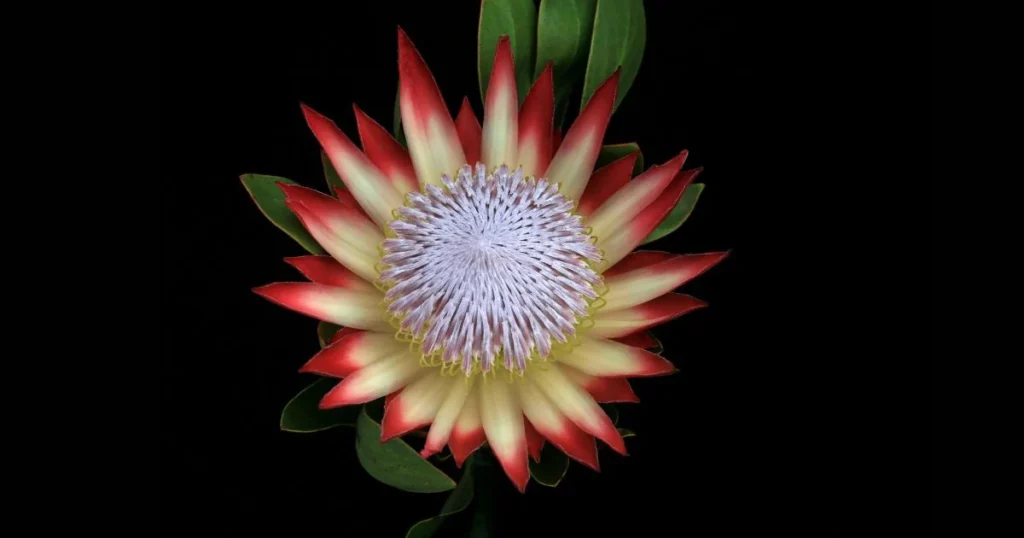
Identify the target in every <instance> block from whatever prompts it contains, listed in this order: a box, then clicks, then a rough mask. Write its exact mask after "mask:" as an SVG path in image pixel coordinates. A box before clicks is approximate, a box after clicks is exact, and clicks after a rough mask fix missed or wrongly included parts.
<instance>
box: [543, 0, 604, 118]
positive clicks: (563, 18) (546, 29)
mask: <svg viewBox="0 0 1024 538" xmlns="http://www.w3.org/2000/svg"><path fill="white" fill-rule="evenodd" d="M596 7H597V0H541V2H540V9H539V10H538V13H537V62H536V65H535V66H534V69H533V75H534V77H535V78H536V77H537V76H540V73H541V72H542V71H543V70H544V68H545V67H546V66H547V64H548V62H552V63H553V64H554V72H553V74H554V82H555V120H556V123H555V126H556V127H559V126H561V125H562V124H563V122H564V119H565V114H566V110H567V109H568V108H569V107H568V104H569V103H568V101H569V95H570V94H571V93H572V90H573V88H574V87H576V83H577V82H579V80H580V79H581V78H582V77H583V74H584V72H585V71H586V67H587V56H588V52H589V51H590V33H591V31H592V30H593V27H594V10H595V9H596Z"/></svg>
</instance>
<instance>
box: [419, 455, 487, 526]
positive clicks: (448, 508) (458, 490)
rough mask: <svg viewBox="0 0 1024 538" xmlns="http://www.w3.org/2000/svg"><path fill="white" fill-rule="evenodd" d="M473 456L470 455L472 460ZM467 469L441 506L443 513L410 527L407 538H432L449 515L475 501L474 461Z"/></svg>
mask: <svg viewBox="0 0 1024 538" xmlns="http://www.w3.org/2000/svg"><path fill="white" fill-rule="evenodd" d="M472 458H473V456H470V460H472ZM465 469H466V470H465V471H463V473H462V477H461V478H459V485H458V486H456V487H455V490H454V491H452V493H451V495H448V500H446V501H445V502H444V506H442V507H441V513H440V514H438V515H436V516H434V517H432V518H429V519H424V520H423V521H420V522H418V523H416V524H415V525H413V526H412V527H410V528H409V532H407V533H406V534H405V538H430V537H431V536H433V535H434V533H435V532H437V529H438V528H439V527H440V526H441V524H442V523H444V520H445V519H448V516H450V515H453V514H457V513H459V512H461V511H463V510H465V509H466V508H468V507H469V503H470V502H472V501H473V465H472V461H470V462H469V465H466V466H465Z"/></svg>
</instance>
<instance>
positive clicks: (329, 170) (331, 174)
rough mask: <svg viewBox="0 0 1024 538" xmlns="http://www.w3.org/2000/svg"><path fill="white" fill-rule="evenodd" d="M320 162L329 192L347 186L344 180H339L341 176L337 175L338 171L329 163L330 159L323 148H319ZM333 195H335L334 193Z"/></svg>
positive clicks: (343, 188) (332, 192) (334, 191)
mask: <svg viewBox="0 0 1024 538" xmlns="http://www.w3.org/2000/svg"><path fill="white" fill-rule="evenodd" d="M320 164H321V165H323V167H324V178H325V179H326V180H327V187H328V188H329V189H330V190H331V194H334V193H336V192H338V190H339V189H341V190H345V189H346V188H347V187H345V182H344V181H342V180H341V176H339V175H338V171H337V170H335V169H334V165H333V164H331V160H330V159H328V158H327V153H325V152H324V151H323V150H320ZM335 196H337V195H336V194H335Z"/></svg>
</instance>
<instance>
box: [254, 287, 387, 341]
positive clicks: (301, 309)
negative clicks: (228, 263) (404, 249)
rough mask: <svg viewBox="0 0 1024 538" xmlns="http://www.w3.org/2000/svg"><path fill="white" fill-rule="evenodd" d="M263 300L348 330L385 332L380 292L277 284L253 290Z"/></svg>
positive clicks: (385, 323) (385, 325)
mask: <svg viewBox="0 0 1024 538" xmlns="http://www.w3.org/2000/svg"><path fill="white" fill-rule="evenodd" d="M253 291H254V292H256V293H257V294H258V295H260V296H261V297H263V298H265V299H267V300H269V301H271V302H273V303H276V304H278V305H280V306H283V307H285V308H287V309H289V310H294V311H295V312H298V313H300V314H304V315H307V316H309V317H312V318H316V319H318V320H320V321H328V322H330V323H334V324H337V325H343V326H345V327H354V328H357V329H364V330H376V331H386V330H390V329H391V326H390V325H388V324H387V322H385V321H384V319H383V316H382V315H381V309H380V301H381V299H382V298H383V296H382V295H381V294H380V293H379V292H378V293H367V292H361V291H353V290H346V289H343V288H336V287H334V286H327V285H324V284H317V283H314V282H275V283H273V284H267V285H266V286H262V287H259V288H256V289H254V290H253Z"/></svg>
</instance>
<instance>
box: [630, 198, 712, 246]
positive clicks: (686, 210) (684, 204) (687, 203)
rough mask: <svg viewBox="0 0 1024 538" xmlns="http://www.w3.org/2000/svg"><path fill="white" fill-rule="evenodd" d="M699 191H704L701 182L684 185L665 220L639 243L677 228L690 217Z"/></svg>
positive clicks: (660, 236) (659, 236)
mask: <svg viewBox="0 0 1024 538" xmlns="http://www.w3.org/2000/svg"><path fill="white" fill-rule="evenodd" d="M701 192H704V184H703V183H694V184H692V185H690V186H689V187H686V190H685V191H683V196H682V197H681V198H680V199H679V202H678V203H677V204H676V206H675V207H674V208H672V211H671V212H670V213H669V214H668V216H667V217H665V220H663V221H661V223H660V224H658V227H657V228H655V229H654V231H653V232H651V235H648V236H647V239H644V242H643V243H641V244H644V245H646V244H647V243H650V242H651V241H655V240H658V239H661V238H662V237H665V236H666V235H668V234H670V233H672V232H674V231H676V230H678V229H679V227H680V226H682V225H683V223H684V222H686V219H688V218H690V214H691V213H693V208H694V207H695V206H696V205H697V199H699V198H700V193H701Z"/></svg>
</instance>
